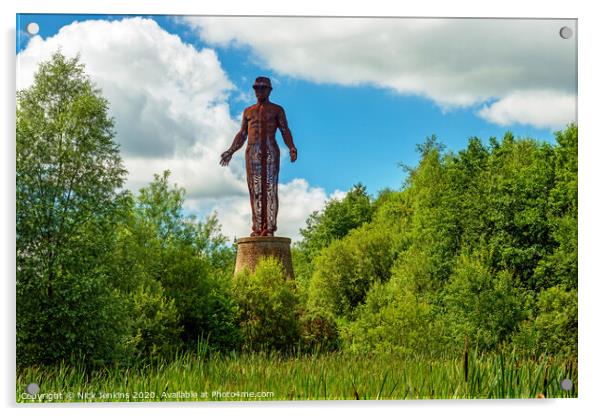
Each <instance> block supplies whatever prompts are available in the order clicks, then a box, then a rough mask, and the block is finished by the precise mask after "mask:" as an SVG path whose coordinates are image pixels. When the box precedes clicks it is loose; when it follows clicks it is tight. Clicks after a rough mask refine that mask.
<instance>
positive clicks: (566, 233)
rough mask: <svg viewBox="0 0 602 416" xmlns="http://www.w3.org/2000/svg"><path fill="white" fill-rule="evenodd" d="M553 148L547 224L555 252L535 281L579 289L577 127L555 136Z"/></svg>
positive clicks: (539, 267)
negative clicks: (552, 181) (552, 182)
mask: <svg viewBox="0 0 602 416" xmlns="http://www.w3.org/2000/svg"><path fill="white" fill-rule="evenodd" d="M556 142H557V145H556V147H555V148H554V178H555V184H554V187H553V188H552V190H551V191H550V195H549V199H548V207H549V208H548V223H549V227H550V233H551V240H552V242H551V247H552V250H551V251H549V252H548V253H547V255H546V256H544V257H543V258H542V259H541V261H540V263H539V264H538V265H537V268H536V270H535V276H534V280H535V282H537V285H538V286H539V287H542V288H546V287H552V286H554V285H558V284H561V285H564V286H566V287H568V288H573V289H576V288H577V265H578V261H577V260H578V251H577V241H578V239H577V229H578V227H577V217H578V215H577V214H578V212H577V203H578V198H577V191H578V189H577V188H578V186H577V185H578V181H577V171H578V168H577V154H578V130H577V126H576V125H575V124H571V125H569V126H568V127H567V128H566V129H565V130H563V131H559V132H556Z"/></svg>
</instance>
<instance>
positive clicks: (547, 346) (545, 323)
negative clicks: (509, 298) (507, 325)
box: [514, 285, 578, 355]
mask: <svg viewBox="0 0 602 416" xmlns="http://www.w3.org/2000/svg"><path fill="white" fill-rule="evenodd" d="M577 326H578V325H577V290H576V289H566V287H564V286H562V285H558V286H553V287H551V288H549V289H546V290H544V291H542V292H541V293H540V294H539V296H538V297H537V304H536V308H535V317H534V319H530V320H528V321H525V322H523V323H522V324H521V326H520V330H519V331H518V332H517V334H516V335H515V337H514V341H515V343H516V345H517V346H518V347H519V348H520V349H521V350H523V351H525V352H530V353H534V354H541V353H544V352H545V353H548V354H562V355H576V354H577Z"/></svg>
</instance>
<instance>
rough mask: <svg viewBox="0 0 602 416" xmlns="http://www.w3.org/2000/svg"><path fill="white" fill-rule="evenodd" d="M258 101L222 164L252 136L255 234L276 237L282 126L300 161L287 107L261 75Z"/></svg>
mask: <svg viewBox="0 0 602 416" xmlns="http://www.w3.org/2000/svg"><path fill="white" fill-rule="evenodd" d="M253 89H254V90H255V96H256V97H257V104H254V105H252V106H250V107H247V108H245V111H244V112H243V116H242V125H241V127H240V130H239V132H238V133H237V134H236V136H235V137H234V141H233V142H232V145H231V146H230V148H229V149H228V150H226V151H225V152H224V153H222V156H221V161H220V164H221V165H222V166H227V165H228V163H230V159H232V155H233V154H234V152H236V151H237V150H238V149H240V148H241V147H242V146H243V144H244V142H245V140H247V138H248V144H247V149H246V152H245V161H246V165H247V186H248V187H249V194H250V197H251V210H252V212H253V226H252V232H251V237H256V236H273V235H274V232H275V231H276V228H277V227H276V217H277V215H278V172H279V171H280V149H279V148H278V144H277V143H276V129H277V128H278V129H280V132H281V133H282V138H283V139H284V143H285V144H286V146H287V147H288V148H289V152H290V157H291V162H294V161H295V160H297V148H296V147H295V144H294V143H293V136H292V135H291V131H290V130H289V128H288V124H287V122H286V115H285V114H284V109H283V108H282V107H281V106H279V105H278V104H275V103H272V102H271V101H270V100H269V97H270V93H271V92H272V83H271V82H270V79H269V78H266V77H257V79H256V80H255V83H254V84H253Z"/></svg>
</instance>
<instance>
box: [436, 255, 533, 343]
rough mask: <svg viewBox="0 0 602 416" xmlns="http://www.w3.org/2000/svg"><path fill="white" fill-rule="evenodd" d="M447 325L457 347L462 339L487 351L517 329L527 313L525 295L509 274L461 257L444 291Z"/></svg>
mask: <svg viewBox="0 0 602 416" xmlns="http://www.w3.org/2000/svg"><path fill="white" fill-rule="evenodd" d="M443 302H444V308H445V310H446V312H447V313H446V317H445V319H446V322H447V328H448V331H449V334H450V336H451V337H452V339H453V340H454V341H455V345H456V347H457V348H461V346H462V345H463V344H464V339H465V337H466V336H468V339H469V341H470V343H471V345H472V346H474V347H476V348H478V349H481V350H487V349H492V348H494V347H496V346H497V345H498V344H500V343H501V342H503V341H504V340H506V339H507V337H508V336H509V335H510V334H511V333H512V332H513V331H514V330H515V329H516V328H517V327H518V324H519V323H520V321H522V320H523V319H525V317H526V316H527V312H528V307H529V306H528V305H529V296H528V294H527V293H526V292H525V291H523V290H521V289H519V288H518V287H515V286H514V284H513V279H512V275H511V274H510V273H509V272H508V271H504V270H502V271H499V272H494V271H493V270H491V269H489V268H487V267H486V266H485V263H484V262H483V260H481V259H480V258H479V257H476V256H475V255H473V256H471V257H469V256H467V255H461V256H460V258H459V259H458V262H457V265H456V267H455V269H454V271H453V273H452V277H451V279H450V282H449V283H448V285H447V286H446V287H445V288H444V292H443Z"/></svg>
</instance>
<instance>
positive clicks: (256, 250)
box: [234, 237, 295, 279]
mask: <svg viewBox="0 0 602 416" xmlns="http://www.w3.org/2000/svg"><path fill="white" fill-rule="evenodd" d="M236 246H237V247H236V267H235V269H234V273H235V274H236V273H238V272H240V271H242V270H243V269H244V268H245V267H246V268H248V269H249V270H250V271H253V270H255V266H257V263H259V260H260V259H261V258H262V257H275V258H277V259H278V260H280V262H281V263H282V266H284V271H285V272H286V274H287V275H288V277H290V278H291V279H294V278H295V275H294V273H293V260H292V258H291V239H290V238H286V237H243V238H238V239H236Z"/></svg>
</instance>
